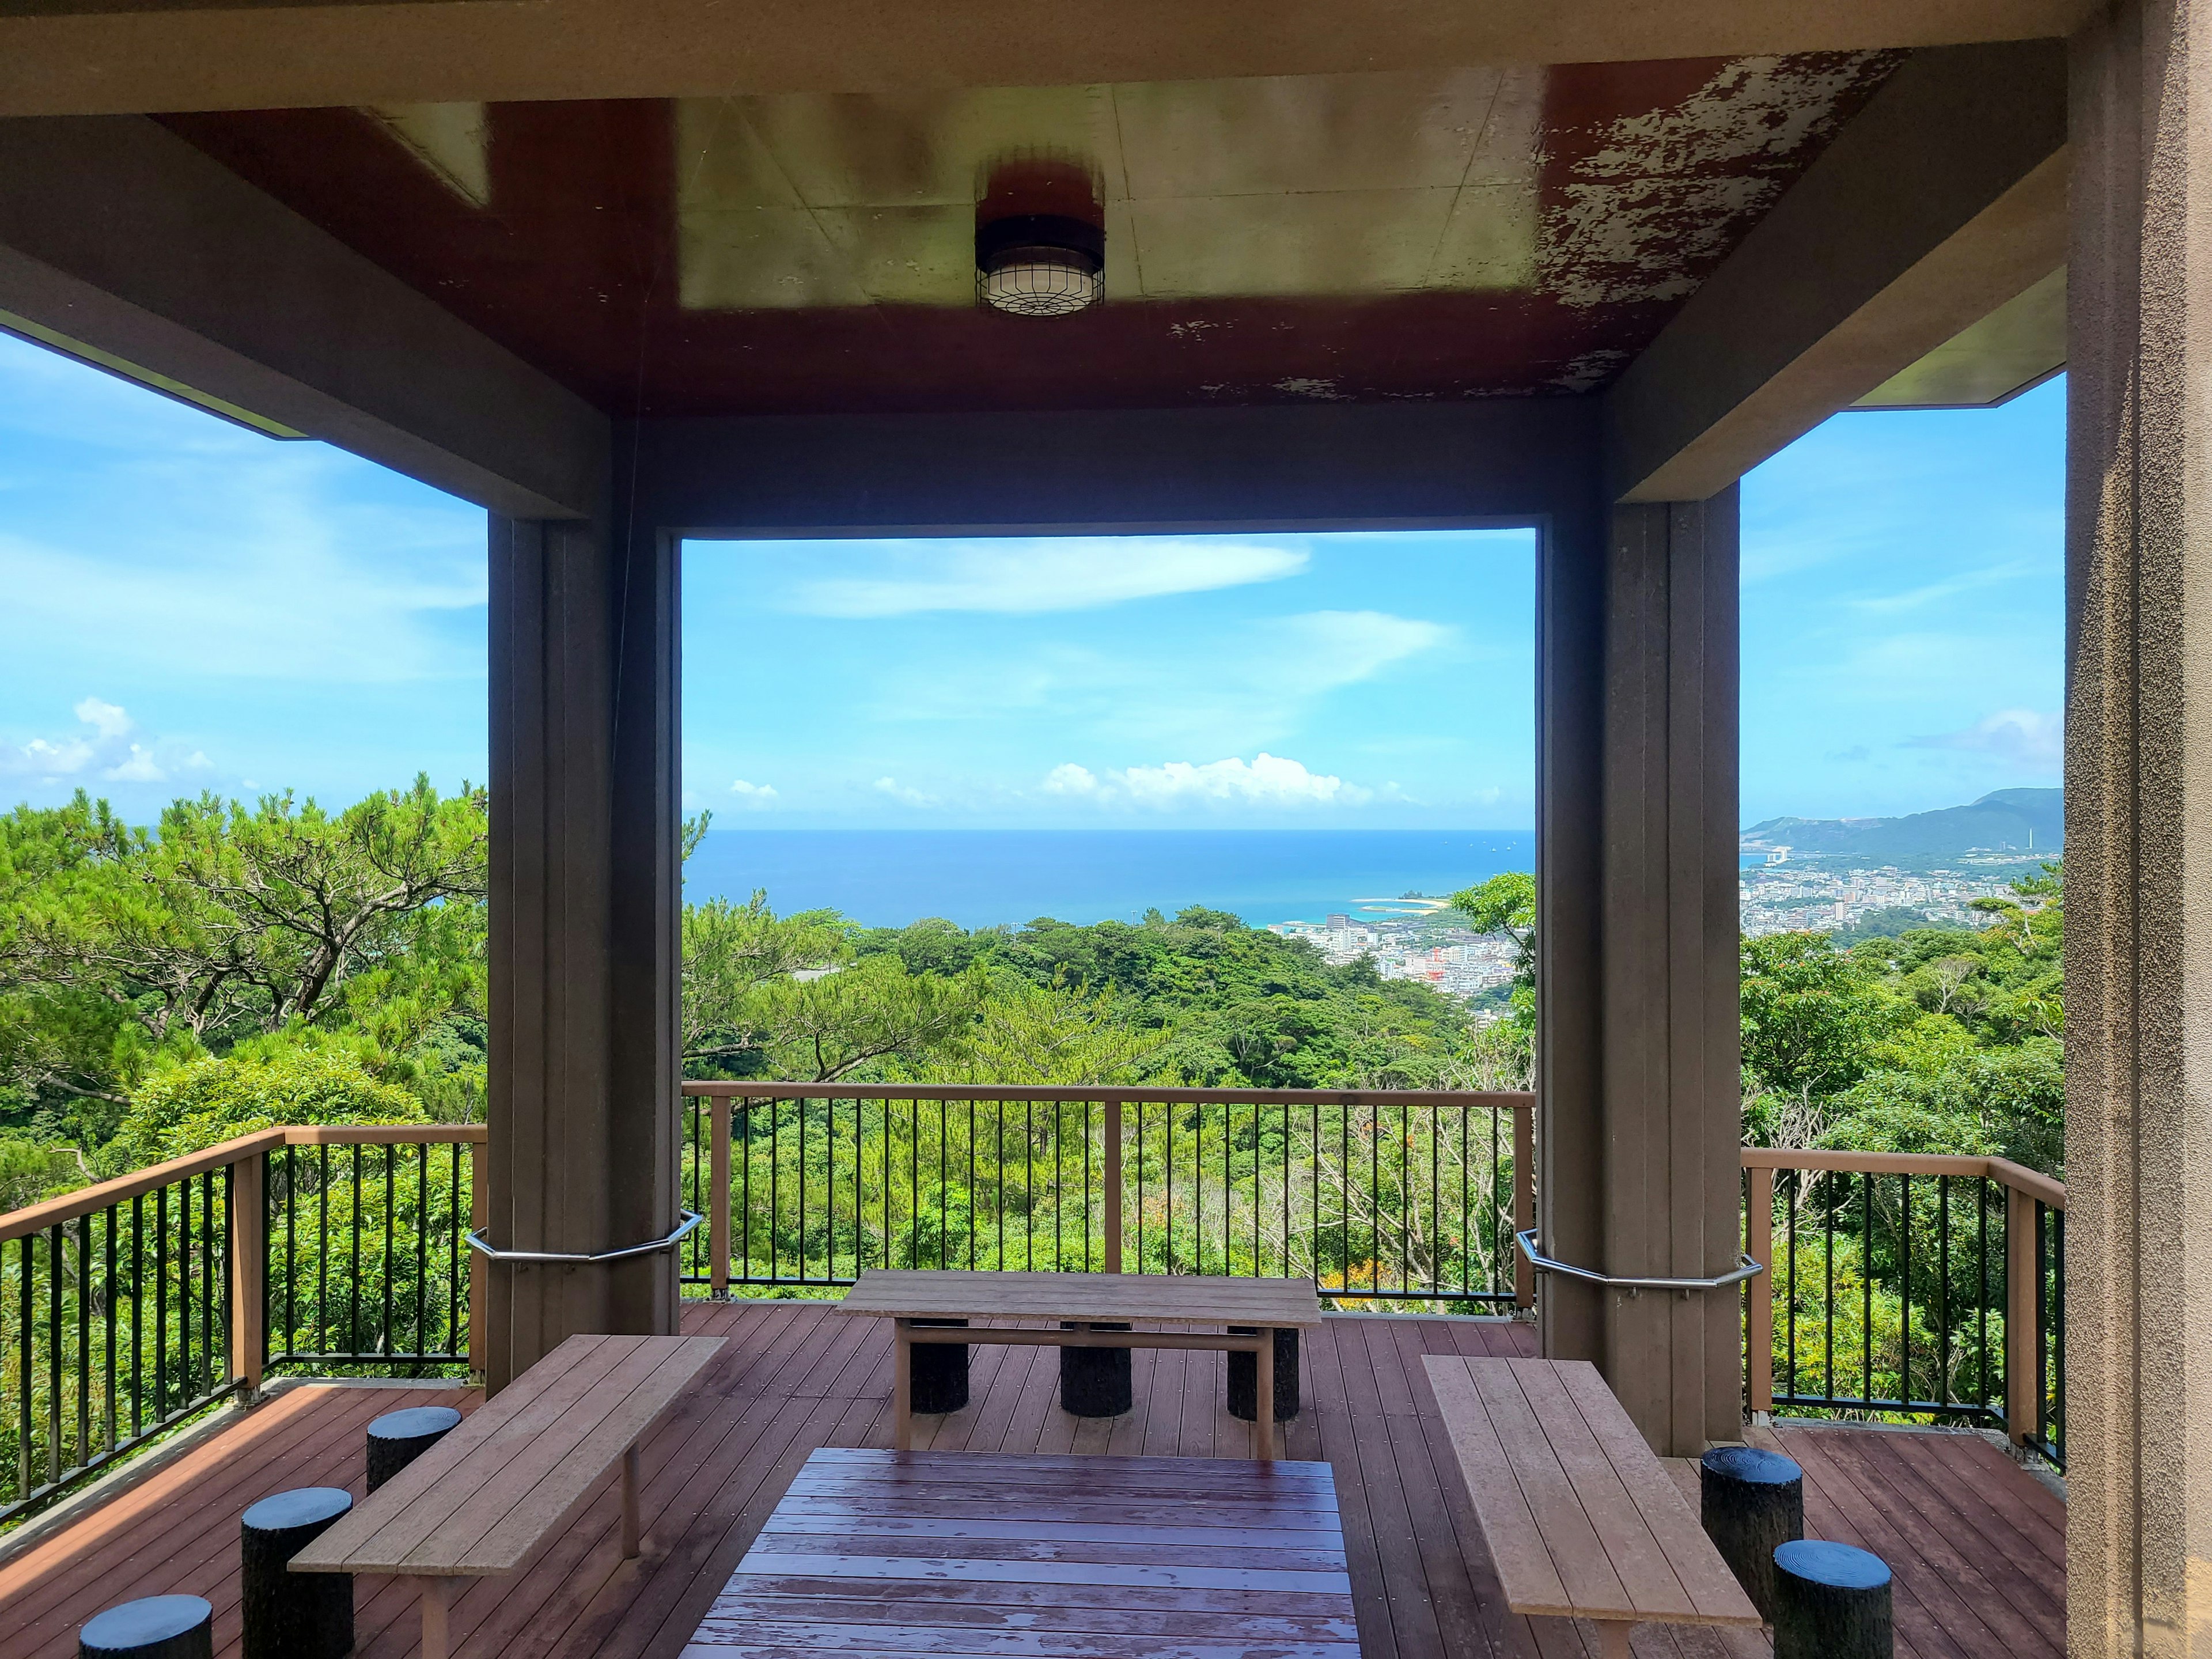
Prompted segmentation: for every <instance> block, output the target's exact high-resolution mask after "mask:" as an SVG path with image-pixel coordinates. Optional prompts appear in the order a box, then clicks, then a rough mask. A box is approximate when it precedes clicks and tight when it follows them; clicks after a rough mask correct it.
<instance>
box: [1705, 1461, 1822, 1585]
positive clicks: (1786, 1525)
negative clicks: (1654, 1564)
mask: <svg viewBox="0 0 2212 1659" xmlns="http://www.w3.org/2000/svg"><path fill="white" fill-rule="evenodd" d="M1698 1487H1699V1505H1698V1507H1699V1517H1698V1518H1699V1520H1700V1521H1702V1522H1705V1536H1706V1537H1708V1538H1710V1539H1711V1540H1712V1541H1713V1547H1714V1548H1716V1549H1717V1550H1718V1551H1719V1552H1720V1553H1721V1559H1722V1560H1723V1561H1725V1562H1727V1563H1728V1564H1729V1571H1731V1572H1733V1573H1734V1574H1735V1577H1736V1582H1737V1583H1740V1584H1741V1585H1742V1586H1743V1588H1744V1593H1745V1594H1746V1595H1749V1596H1750V1597H1751V1604H1752V1605H1753V1607H1757V1608H1758V1609H1759V1617H1760V1618H1762V1619H1764V1620H1766V1622H1767V1623H1769V1624H1770V1625H1771V1624H1772V1623H1773V1622H1774V1552H1775V1550H1776V1548H1777V1547H1778V1546H1780V1545H1783V1544H1787V1543H1789V1542H1790V1541H1792V1540H1794V1539H1799V1538H1802V1537H1803V1536H1804V1535H1805V1471H1804V1470H1802V1469H1801V1468H1798V1467H1797V1465H1796V1462H1793V1461H1792V1460H1791V1459H1790V1458H1787V1457H1784V1455H1782V1454H1781V1453H1780V1452H1771V1451H1761V1450H1760V1449H1759V1448H1758V1447H1756V1446H1716V1447H1714V1448H1713V1449H1711V1451H1709V1452H1707V1453H1706V1454H1705V1456H1704V1457H1703V1458H1702V1459H1700V1460H1699V1464H1698Z"/></svg>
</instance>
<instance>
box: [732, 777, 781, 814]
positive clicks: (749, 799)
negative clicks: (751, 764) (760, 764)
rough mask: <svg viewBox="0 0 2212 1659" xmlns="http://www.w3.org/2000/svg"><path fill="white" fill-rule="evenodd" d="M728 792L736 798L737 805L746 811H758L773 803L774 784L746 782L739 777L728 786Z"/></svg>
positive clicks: (774, 797)
mask: <svg viewBox="0 0 2212 1659" xmlns="http://www.w3.org/2000/svg"><path fill="white" fill-rule="evenodd" d="M730 793H732V794H733V795H735V796H736V797H737V798H738V805H740V806H742V807H744V809H745V810H746V811H761V810H763V808H766V807H769V806H773V805H775V799H776V795H775V785H773V784H768V783H747V782H746V781H744V779H743V778H739V779H738V781H736V782H734V783H732V785H731V786H730Z"/></svg>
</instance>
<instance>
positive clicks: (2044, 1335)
mask: <svg viewBox="0 0 2212 1659" xmlns="http://www.w3.org/2000/svg"><path fill="white" fill-rule="evenodd" d="M2050 1213H2051V1212H2050V1209H2049V1207H2048V1206H2046V1205H2045V1203H2044V1201H2043V1200H2041V1199H2037V1200H2035V1437H2036V1439H2037V1441H2038V1442H2039V1443H2042V1444H2044V1445H2049V1444H2050V1443H2051V1352H2050V1346H2049V1338H2048V1333H2049V1331H2050V1328H2051V1322H2050V1321H2049V1320H2048V1319H2047V1318H2045V1315H2046V1314H2048V1313H2049V1311H2050V1297H2049V1296H2048V1294H2047V1293H2046V1292H2047V1291H2048V1289H2049V1286H2050V1282H2051V1281H2050V1279H2049V1278H2048V1276H2047V1275H2046V1274H2045V1272H2044V1268H2043V1261H2044V1255H2045V1249H2046V1245H2045V1231H2046V1230H2045V1225H2044V1218H2045V1216H2047V1215H2049V1214H2050Z"/></svg>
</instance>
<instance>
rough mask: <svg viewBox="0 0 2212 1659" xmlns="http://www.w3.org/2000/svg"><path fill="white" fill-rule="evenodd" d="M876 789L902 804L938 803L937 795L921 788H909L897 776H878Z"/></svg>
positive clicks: (929, 804) (926, 804)
mask: <svg viewBox="0 0 2212 1659" xmlns="http://www.w3.org/2000/svg"><path fill="white" fill-rule="evenodd" d="M876 791H877V793H878V794H884V795H889V796H890V798H891V799H893V800H895V801H897V802H898V803H899V804H900V805H902V806H934V805H937V797H936V796H934V795H925V794H923V793H921V790H919V789H909V788H908V787H905V786H904V785H903V784H902V783H901V782H899V781H898V780H897V779H896V778H878V779H877V780H876Z"/></svg>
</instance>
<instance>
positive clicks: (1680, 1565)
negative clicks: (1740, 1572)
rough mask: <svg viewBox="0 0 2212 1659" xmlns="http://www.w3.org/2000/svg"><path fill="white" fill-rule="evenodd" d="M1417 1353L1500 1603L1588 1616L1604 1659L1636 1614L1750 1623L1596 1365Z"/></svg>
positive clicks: (1729, 1579)
mask: <svg viewBox="0 0 2212 1659" xmlns="http://www.w3.org/2000/svg"><path fill="white" fill-rule="evenodd" d="M1422 1363H1423V1364H1425V1365H1426V1367H1427V1368H1428V1373H1429V1384H1430V1386H1431V1388H1432V1389H1434V1390H1435V1391H1436V1396H1437V1408H1438V1410H1439V1411H1440V1412H1441V1413H1442V1414H1443V1421H1444V1426H1445V1428H1446V1430H1447V1431H1449V1433H1450V1436H1451V1443H1452V1450H1453V1452H1454V1453H1455V1455H1457V1457H1458V1460H1459V1467H1460V1473H1461V1474H1462V1475H1464V1476H1465V1477H1466V1479H1467V1489H1468V1495H1469V1496H1470V1497H1471V1498H1473V1499H1474V1513H1475V1518H1476V1519H1477V1520H1478V1521H1479V1522H1480V1523H1481V1526H1482V1536H1483V1541H1484V1542H1485V1543H1486V1544H1487V1545H1488V1546H1489V1547H1490V1555H1491V1559H1492V1561H1493V1562H1494V1563H1496V1565H1497V1567H1498V1582H1499V1583H1500V1584H1501V1585H1502V1586H1503V1588H1504V1592H1505V1604H1506V1605H1507V1606H1508V1607H1510V1608H1511V1609H1512V1610H1513V1611H1514V1612H1516V1613H1525V1614H1529V1615H1532V1616H1536V1617H1546V1618H1558V1619H1588V1620H1593V1621H1595V1623H1596V1625H1597V1628H1598V1633H1599V1637H1600V1639H1601V1645H1602V1650H1603V1652H1604V1654H1605V1656H1606V1659H1628V1636H1629V1632H1630V1631H1631V1630H1632V1629H1633V1628H1634V1627H1635V1626H1638V1625H1639V1624H1668V1625H1718V1626H1748V1627H1749V1628H1750V1629H1752V1630H1753V1631H1756V1630H1757V1629H1758V1628H1759V1610H1758V1609H1757V1608H1756V1607H1753V1606H1752V1604H1751V1598H1750V1597H1749V1596H1747V1595H1745V1594H1744V1591H1743V1587H1742V1586H1741V1584H1739V1583H1736V1581H1735V1575H1734V1574H1733V1573H1731V1572H1730V1571H1729V1570H1728V1566H1727V1564H1726V1563H1724V1562H1723V1560H1722V1559H1721V1558H1720V1553H1719V1552H1718V1551H1717V1550H1716V1549H1714V1547H1713V1546H1712V1541H1711V1540H1710V1539H1709V1538H1707V1537H1706V1536H1705V1528H1704V1527H1703V1526H1702V1525H1701V1524H1700V1523H1699V1520H1698V1517H1697V1515H1696V1514H1695V1512H1694V1511H1692V1509H1691V1508H1690V1505H1689V1504H1688V1502H1687V1501H1686V1499H1685V1498H1683V1496H1682V1492H1681V1489H1680V1487H1678V1486H1676V1485H1675V1484H1674V1481H1673V1480H1671V1479H1670V1478H1669V1477H1668V1474H1667V1471H1666V1469H1665V1468H1664V1467H1663V1466H1662V1464H1661V1463H1660V1462H1659V1460H1658V1458H1657V1457H1656V1456H1654V1455H1652V1451H1651V1448H1650V1446H1648V1445H1647V1444H1645V1443H1644V1437H1643V1436H1642V1435H1641V1434H1640V1433H1638V1431H1637V1428H1636V1425H1635V1424H1633V1423H1632V1422H1631V1421H1630V1420H1629V1418H1628V1413H1626V1411H1623V1410H1622V1409H1621V1406H1620V1401H1618V1400H1616V1399H1614V1398H1613V1391H1612V1390H1611V1389H1608V1388H1607V1387H1606V1385H1605V1379H1604V1378H1602V1377H1601V1376H1599V1375H1598V1374H1597V1369H1596V1367H1595V1366H1593V1365H1590V1364H1585V1363H1583V1361H1580V1360H1551V1359H1468V1358H1461V1357H1460V1356H1457V1355H1440V1354H1428V1355H1425V1356H1424V1357H1423V1361H1422Z"/></svg>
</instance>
